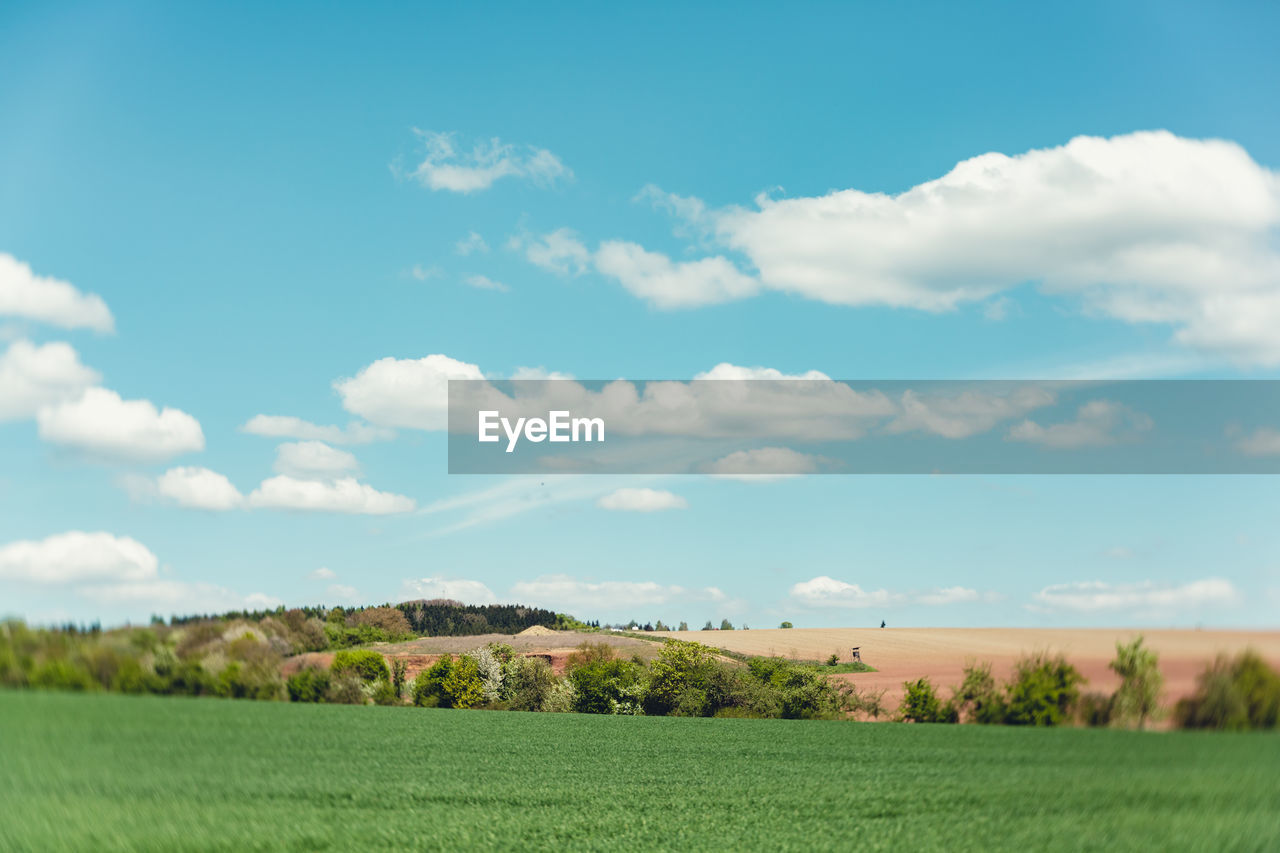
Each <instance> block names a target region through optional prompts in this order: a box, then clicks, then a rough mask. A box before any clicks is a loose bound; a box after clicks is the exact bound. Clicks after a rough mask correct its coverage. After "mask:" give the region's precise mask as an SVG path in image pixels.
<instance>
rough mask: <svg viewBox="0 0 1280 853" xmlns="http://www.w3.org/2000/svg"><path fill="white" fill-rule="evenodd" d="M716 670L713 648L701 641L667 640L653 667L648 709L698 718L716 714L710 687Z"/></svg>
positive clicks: (649, 712) (651, 666) (650, 676)
mask: <svg viewBox="0 0 1280 853" xmlns="http://www.w3.org/2000/svg"><path fill="white" fill-rule="evenodd" d="M715 669H716V664H715V659H714V657H713V655H712V652H711V649H709V648H707V647H706V646H704V645H702V644H701V643H688V642H683V641H681V640H667V641H666V642H665V643H663V644H662V651H660V652H658V656H657V657H656V658H655V659H654V661H653V663H652V664H651V665H650V667H649V689H648V692H647V693H646V694H645V699H644V712H645V713H646V714H653V715H662V714H675V715H678V716H698V717H701V716H709V715H710V714H712V713H714V712H715V710H716V709H715V707H713V703H712V702H711V701H710V700H711V696H710V693H711V692H712V691H711V690H710V688H711V684H712V680H713V678H714V674H715Z"/></svg>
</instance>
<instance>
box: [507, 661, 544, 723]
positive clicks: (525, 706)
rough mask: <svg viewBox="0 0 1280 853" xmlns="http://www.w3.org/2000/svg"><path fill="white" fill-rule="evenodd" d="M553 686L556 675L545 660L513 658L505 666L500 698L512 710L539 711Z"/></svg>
mask: <svg viewBox="0 0 1280 853" xmlns="http://www.w3.org/2000/svg"><path fill="white" fill-rule="evenodd" d="M555 686H556V677H555V675H554V674H553V673H552V671H551V665H550V664H548V663H547V662H546V661H544V660H541V659H539V658H513V659H512V660H511V661H510V662H509V663H508V664H507V666H506V674H505V677H504V678H503V680H502V697H501V698H502V699H503V700H504V701H506V702H507V706H508V707H509V708H510V709H511V710H512V711H541V710H543V707H544V706H545V705H546V704H547V700H548V698H549V697H550V696H551V692H552V690H554V689H555Z"/></svg>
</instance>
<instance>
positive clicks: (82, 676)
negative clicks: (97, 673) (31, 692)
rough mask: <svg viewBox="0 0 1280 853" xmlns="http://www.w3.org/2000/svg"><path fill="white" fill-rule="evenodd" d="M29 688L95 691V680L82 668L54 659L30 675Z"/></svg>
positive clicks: (38, 667)
mask: <svg viewBox="0 0 1280 853" xmlns="http://www.w3.org/2000/svg"><path fill="white" fill-rule="evenodd" d="M31 686H32V687H44V688H48V689H51V690H97V689H98V687H99V686H100V685H99V684H98V681H97V679H95V678H94V677H93V676H92V675H90V674H89V671H88V670H87V669H85V668H84V667H83V666H77V665H75V664H73V663H71V662H70V661H67V660H61V659H55V660H48V661H45V662H44V663H42V664H40V665H39V666H37V667H36V668H35V670H34V671H33V672H32V673H31Z"/></svg>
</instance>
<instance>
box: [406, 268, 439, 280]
mask: <svg viewBox="0 0 1280 853" xmlns="http://www.w3.org/2000/svg"><path fill="white" fill-rule="evenodd" d="M409 275H411V276H412V277H413V278H415V279H417V280H418V281H430V280H431V279H433V278H440V277H441V276H442V275H444V270H442V269H440V267H438V266H429V267H424V266H423V265H422V264H414V265H413V267H412V268H411V269H410V270H409Z"/></svg>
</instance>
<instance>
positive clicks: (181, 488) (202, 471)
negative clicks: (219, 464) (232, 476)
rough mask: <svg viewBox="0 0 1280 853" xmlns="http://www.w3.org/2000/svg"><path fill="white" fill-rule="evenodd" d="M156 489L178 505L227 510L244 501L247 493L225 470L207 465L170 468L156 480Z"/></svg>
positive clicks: (242, 503)
mask: <svg viewBox="0 0 1280 853" xmlns="http://www.w3.org/2000/svg"><path fill="white" fill-rule="evenodd" d="M155 488H156V492H157V493H158V494H159V495H161V496H163V497H165V498H168V499H169V500H171V501H173V502H174V503H176V504H177V505H178V506H184V507H189V508H191V509H207V510H215V511H225V510H232V509H238V508H240V507H242V506H243V505H244V496H243V495H241V494H240V491H239V490H238V489H236V487H235V486H233V485H232V484H231V481H230V480H228V479H227V478H226V477H225V476H223V475H222V474H219V473H218V472H217V471H210V470H209V469H208V468H198V467H182V468H170V469H169V470H168V471H165V472H164V473H163V474H161V475H160V476H159V477H157V478H156V483H155Z"/></svg>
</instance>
